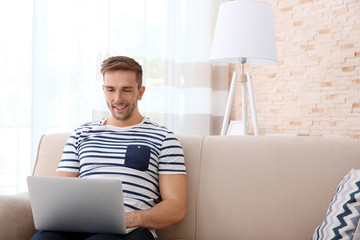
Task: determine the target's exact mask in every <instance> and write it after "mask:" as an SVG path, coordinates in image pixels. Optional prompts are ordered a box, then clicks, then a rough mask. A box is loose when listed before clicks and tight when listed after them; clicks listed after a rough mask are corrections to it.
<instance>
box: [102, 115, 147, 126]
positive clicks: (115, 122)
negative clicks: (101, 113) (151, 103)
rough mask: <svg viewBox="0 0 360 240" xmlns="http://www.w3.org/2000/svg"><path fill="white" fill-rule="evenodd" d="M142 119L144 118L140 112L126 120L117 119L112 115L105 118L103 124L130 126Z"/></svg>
mask: <svg viewBox="0 0 360 240" xmlns="http://www.w3.org/2000/svg"><path fill="white" fill-rule="evenodd" d="M143 120H144V117H143V116H142V115H140V114H139V115H138V116H135V117H132V118H131V119H128V120H118V119H116V118H114V117H113V116H111V117H109V118H108V119H106V120H105V122H104V125H110V126H114V127H131V126H134V125H137V124H139V123H141V122H142V121H143Z"/></svg>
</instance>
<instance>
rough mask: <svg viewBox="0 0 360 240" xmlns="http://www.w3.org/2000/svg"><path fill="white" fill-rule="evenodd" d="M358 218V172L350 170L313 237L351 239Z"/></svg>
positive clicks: (359, 191)
mask: <svg viewBox="0 0 360 240" xmlns="http://www.w3.org/2000/svg"><path fill="white" fill-rule="evenodd" d="M359 216H360V170H354V169H352V170H351V171H350V172H349V173H348V174H347V175H346V176H345V177H344V178H343V180H342V181H341V182H340V184H339V186H338V187H337V189H336V192H335V195H334V197H333V199H332V201H331V203H330V206H329V208H328V211H327V213H326V216H325V220H324V221H323V222H322V224H320V225H319V226H318V227H317V228H316V230H315V232H314V235H313V240H315V239H316V240H317V239H324V240H325V239H353V236H354V233H355V230H356V226H357V224H358V222H359Z"/></svg>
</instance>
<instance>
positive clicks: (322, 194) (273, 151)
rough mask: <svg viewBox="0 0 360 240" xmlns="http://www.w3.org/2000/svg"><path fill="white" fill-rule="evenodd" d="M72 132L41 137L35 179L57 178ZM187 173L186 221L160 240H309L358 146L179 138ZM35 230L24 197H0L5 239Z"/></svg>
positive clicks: (358, 158) (359, 156)
mask: <svg viewBox="0 0 360 240" xmlns="http://www.w3.org/2000/svg"><path fill="white" fill-rule="evenodd" d="M68 135H69V134H67V133H64V134H50V135H45V136H43V137H42V139H41V142H40V145H39V151H38V155H37V160H36V166H35V169H34V175H53V174H54V171H55V168H56V166H57V163H58V161H59V158H60V155H61V152H62V148H63V146H64V144H65V141H66V140H67V138H68ZM179 140H180V142H181V144H182V146H183V148H184V153H185V160H186V166H187V170H188V191H189V194H188V211H187V215H186V218H185V220H184V221H183V222H182V223H180V224H178V225H175V226H172V227H168V228H166V229H163V230H161V231H158V235H159V239H160V240H161V239H189V240H191V239H202V240H209V239H222V240H223V239H232V240H233V239H268V240H269V239H270V240H271V239H274V240H281V239H286V240H290V239H291V240H297V239H310V238H311V236H312V234H313V231H314V229H315V228H316V227H317V225H319V224H320V223H321V222H322V221H323V219H324V216H325V213H326V210H327V208H328V205H329V203H330V201H331V199H332V196H333V194H334V191H335V189H336V187H337V185H338V183H339V182H340V180H341V179H342V177H343V176H344V175H345V174H346V173H347V172H348V171H349V170H350V169H351V168H355V169H356V168H360V141H359V140H351V139H334V138H324V137H286V136H279V137H276V136H272V137H253V136H230V137H220V136H207V137H201V136H179ZM34 232H35V229H34V227H33V222H32V214H31V209H30V204H29V201H28V197H27V194H26V193H25V194H19V195H16V196H1V197H0V239H1V240H12V239H18V240H20V239H21V240H22V239H24V240H25V239H28V238H29V236H31V235H32V234H33V233H34Z"/></svg>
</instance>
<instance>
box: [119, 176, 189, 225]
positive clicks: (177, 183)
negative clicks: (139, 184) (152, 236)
mask: <svg viewBox="0 0 360 240" xmlns="http://www.w3.org/2000/svg"><path fill="white" fill-rule="evenodd" d="M159 186H160V194H161V198H162V201H161V202H160V203H158V204H157V205H155V206H154V207H153V208H151V209H148V210H140V211H134V212H130V213H126V227H128V228H131V227H143V228H147V229H161V228H164V227H167V226H170V225H173V224H176V223H179V222H181V221H182V220H183V219H184V217H185V213H186V207H187V188H186V175H185V174H174V175H171V174H160V175H159Z"/></svg>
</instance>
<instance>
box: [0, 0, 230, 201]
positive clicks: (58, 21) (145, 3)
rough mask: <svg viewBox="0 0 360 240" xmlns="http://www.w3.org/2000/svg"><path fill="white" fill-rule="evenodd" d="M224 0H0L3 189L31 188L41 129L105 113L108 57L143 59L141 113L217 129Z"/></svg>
mask: <svg viewBox="0 0 360 240" xmlns="http://www.w3.org/2000/svg"><path fill="white" fill-rule="evenodd" d="M220 2H221V1H220V0H211V1H209V0H197V1H191V0H182V1H181V0H177V1H175V0H151V1H149V0H131V1H130V0H126V1H125V0H122V1H119V0H108V1H104V0H52V1H47V0H33V1H29V0H0V32H1V36H2V37H1V38H0V63H1V65H0V66H1V68H0V136H1V140H0V141H1V142H0V194H12V193H16V192H21V191H26V182H25V179H26V176H27V175H30V174H31V170H32V167H33V164H34V158H35V155H36V150H37V145H38V142H39V139H40V137H41V135H43V134H46V133H52V132H64V131H72V130H73V129H74V128H76V127H77V126H79V125H81V124H83V123H85V122H89V121H94V120H98V119H101V118H103V117H106V116H108V115H109V112H108V110H107V107H106V104H105V100H104V96H103V93H102V89H101V85H102V76H101V75H100V73H99V70H100V64H101V62H102V61H103V60H104V59H105V58H107V57H108V56H114V55H126V56H129V57H133V58H134V59H136V60H137V61H139V63H140V64H141V65H142V66H143V70H144V85H145V86H146V91H145V95H144V98H143V99H142V100H141V101H140V102H139V108H140V112H141V113H142V114H143V115H146V116H149V117H150V118H151V119H152V120H153V121H155V122H158V123H159V124H161V125H165V126H167V127H168V128H169V129H170V130H172V131H174V132H175V133H176V134H187V135H189V134H191V135H211V134H219V133H220V128H221V121H222V118H223V110H224V109H225V105H226V97H227V86H228V81H227V78H228V77H227V66H226V65H214V64H211V63H210V62H209V61H208V56H209V50H210V46H211V40H212V34H213V29H214V26H215V23H216V15H217V11H218V6H219V3H220ZM19 6H21V7H19Z"/></svg>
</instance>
